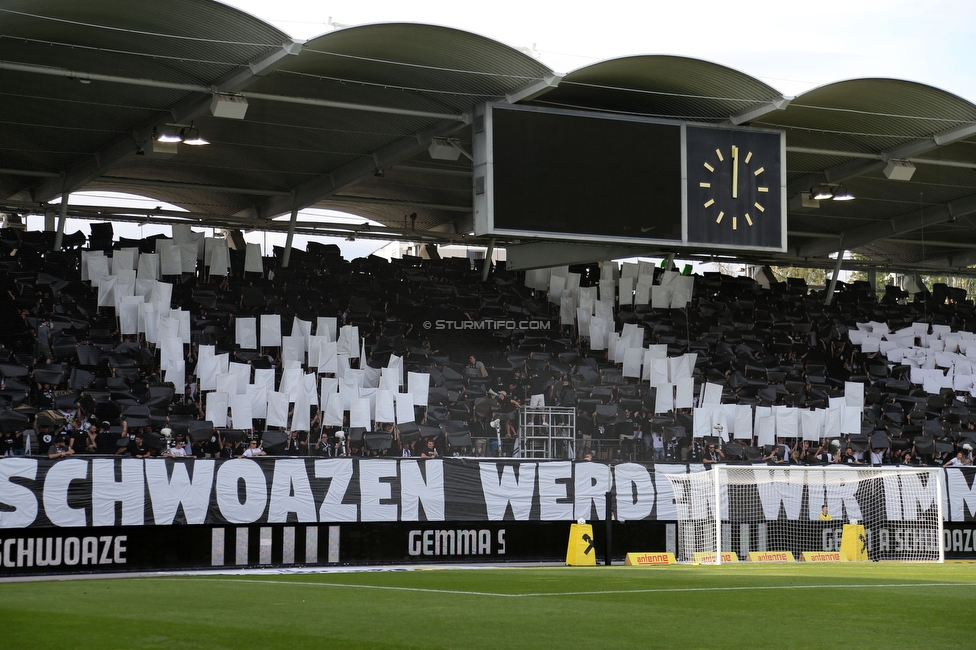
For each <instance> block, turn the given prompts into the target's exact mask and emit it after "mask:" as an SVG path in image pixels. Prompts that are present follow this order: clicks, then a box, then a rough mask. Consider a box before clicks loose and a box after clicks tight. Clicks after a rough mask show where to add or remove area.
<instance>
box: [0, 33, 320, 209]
mask: <svg viewBox="0 0 976 650" xmlns="http://www.w3.org/2000/svg"><path fill="white" fill-rule="evenodd" d="M301 47H302V46H301V44H300V43H297V42H296V41H292V40H289V41H288V42H286V43H283V44H282V45H281V46H279V47H276V48H272V49H270V50H268V51H267V52H265V53H264V54H262V55H260V56H258V57H257V58H255V59H254V60H252V61H249V62H248V69H247V70H240V71H234V72H232V73H230V74H229V75H226V76H224V77H223V78H221V79H218V80H216V82H215V83H214V84H213V85H212V86H203V85H200V84H178V83H170V82H163V81H156V80H153V79H135V78H131V77H120V76H116V75H103V74H96V73H87V72H80V71H75V70H68V69H66V68H54V67H47V66H39V65H25V64H18V63H13V62H10V61H0V70H3V69H11V70H19V71H21V72H30V73H35V74H46V75H54V76H62V77H69V78H73V79H86V78H87V79H89V80H94V81H105V82H109V83H130V84H135V85H140V86H150V87H156V88H168V89H171V90H183V91H185V92H187V93H190V94H189V95H188V96H186V97H184V98H183V99H182V100H180V101H179V102H177V103H176V104H174V105H172V106H171V107H170V108H169V110H167V111H164V112H160V113H157V114H156V115H154V116H153V117H151V118H150V119H148V120H145V121H144V122H142V123H141V124H138V125H136V126H134V127H133V129H132V131H131V133H130V134H127V135H123V136H119V137H117V138H115V139H113V140H112V141H110V142H108V143H107V144H106V145H105V146H103V147H102V148H101V149H99V150H98V151H95V152H93V153H92V155H90V156H85V157H84V158H83V159H82V160H80V161H79V162H78V163H76V164H74V165H73V166H72V167H70V168H69V169H66V170H64V174H63V175H62V176H61V177H59V178H58V179H56V180H55V179H50V180H48V181H46V182H45V183H43V184H41V185H40V186H38V187H35V188H33V189H31V190H29V191H27V192H25V191H21V192H18V193H17V194H16V195H15V197H14V198H26V199H30V200H32V201H40V202H43V201H48V200H50V199H52V198H53V197H54V196H56V195H57V194H60V193H62V192H73V191H76V190H78V189H79V188H81V187H84V186H85V185H87V184H88V183H90V182H91V181H92V180H94V179H95V178H98V177H99V176H101V175H102V174H104V173H105V172H106V171H107V170H108V169H111V168H112V167H114V166H115V165H117V164H119V163H120V162H122V161H124V160H125V159H126V158H128V157H129V156H133V155H135V153H136V152H137V151H138V150H139V149H140V148H143V147H145V146H146V143H148V142H149V140H150V138H151V137H152V130H153V129H154V128H155V127H157V126H159V125H161V124H165V123H167V122H183V121H188V120H190V121H192V120H193V119H194V118H195V117H197V116H199V115H202V114H204V113H205V112H206V111H208V110H209V108H210V98H211V94H212V93H213V92H224V93H227V92H237V91H239V90H240V89H242V88H244V87H246V86H247V85H248V84H249V83H251V82H252V81H253V80H254V79H255V78H256V77H258V76H263V75H266V74H268V73H269V72H271V71H272V70H274V69H275V68H276V67H277V66H279V65H281V63H282V62H283V61H284V60H285V59H287V58H288V57H289V56H293V55H297V54H298V53H299V52H300V51H301ZM200 94H203V95H204V96H203V97H200ZM25 194H27V195H26V196H25Z"/></svg>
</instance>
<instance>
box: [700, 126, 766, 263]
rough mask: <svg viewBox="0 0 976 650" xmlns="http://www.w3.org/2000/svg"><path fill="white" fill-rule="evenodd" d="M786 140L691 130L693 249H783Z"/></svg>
mask: <svg viewBox="0 0 976 650" xmlns="http://www.w3.org/2000/svg"><path fill="white" fill-rule="evenodd" d="M782 137H783V136H782V134H781V133H778V132H771V131H757V130H751V129H726V128H705V127H696V126H688V127H687V130H686V143H687V146H686V150H685V151H686V157H685V165H686V167H685V171H686V178H687V242H688V243H689V244H707V245H713V246H726V247H734V248H764V249H770V248H772V249H776V250H782V249H783V246H784V242H783V232H784V230H783V207H782V202H783V188H782V184H783V161H782V156H783V139H782Z"/></svg>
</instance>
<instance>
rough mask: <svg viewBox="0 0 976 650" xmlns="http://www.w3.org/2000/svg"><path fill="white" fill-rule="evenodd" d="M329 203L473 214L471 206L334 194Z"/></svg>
mask: <svg viewBox="0 0 976 650" xmlns="http://www.w3.org/2000/svg"><path fill="white" fill-rule="evenodd" d="M328 203H361V204H365V205H397V206H400V207H404V208H419V209H421V210H441V211H444V212H472V211H473V210H474V207H473V206H470V205H450V204H447V203H424V202H423V201H399V200H397V199H375V198H371V197H368V196H342V195H338V194H333V195H332V196H330V197H329V198H328Z"/></svg>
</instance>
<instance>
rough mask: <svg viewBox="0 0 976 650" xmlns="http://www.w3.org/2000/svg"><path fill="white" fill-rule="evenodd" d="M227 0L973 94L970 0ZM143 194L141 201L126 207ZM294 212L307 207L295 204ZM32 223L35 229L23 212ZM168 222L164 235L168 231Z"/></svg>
mask: <svg viewBox="0 0 976 650" xmlns="http://www.w3.org/2000/svg"><path fill="white" fill-rule="evenodd" d="M225 4H228V5H231V6H234V7H237V8H239V9H241V10H243V11H246V12H247V13H250V14H252V15H254V16H256V17H258V18H260V19H262V20H264V21H266V22H269V23H271V24H273V25H275V26H276V27H277V28H278V29H280V30H281V31H283V32H286V33H287V34H289V35H291V36H292V38H295V39H297V40H309V39H312V38H315V37H317V36H320V35H322V34H325V33H328V32H331V31H332V30H334V29H341V28H343V27H353V26H356V25H365V24H373V23H384V22H413V23H427V24H436V25H443V26H446V27H453V28H456V29H462V30H465V31H469V32H473V33H476V34H480V35H482V36H486V37H488V38H492V39H494V40H496V41H499V42H501V43H505V44H506V45H509V46H511V47H513V48H516V49H520V50H522V51H524V52H526V53H527V54H529V55H530V56H534V57H535V58H537V59H539V60H540V61H541V62H543V63H544V64H546V65H547V66H549V67H550V68H551V69H552V70H554V71H555V72H562V73H566V72H571V71H573V70H575V69H577V68H581V67H585V66H587V65H591V64H593V63H596V62H599V61H604V60H607V59H612V58H617V57H622V56H633V55H640V54H671V55H680V56H688V57H694V58H698V59H704V60H708V61H712V62H714V63H719V64H722V65H725V66H728V67H730V68H734V69H736V70H739V71H741V72H744V73H746V74H749V75H751V76H753V77H756V78H758V79H760V80H762V81H763V82H765V83H767V84H768V85H770V86H772V87H773V88H776V89H777V90H779V91H780V92H781V93H783V94H784V95H791V96H797V95H800V94H802V93H803V92H806V91H808V90H810V89H813V88H816V87H818V86H821V85H824V84H829V83H833V82H837V81H842V80H846V79H855V78H864V77H888V78H896V79H906V80H910V81H916V82H919V83H924V84H927V85H930V86H935V87H937V88H941V89H942V90H946V91H949V92H951V93H954V94H957V95H959V96H961V97H963V98H965V99H967V100H968V101H970V102H973V103H976V65H974V62H976V0H926V1H925V2H920V1H919V0H844V1H837V0H819V1H818V2H797V1H796V0H780V1H779V2H766V3H756V2H751V3H750V2H741V1H735V2H733V1H729V0H725V1H719V0H690V1H689V0H686V1H685V2H662V1H660V0H644V2H642V3H641V2H635V1H634V0H628V1H627V2H622V1H620V0H602V1H601V2H580V1H579V0H562V1H560V2H553V1H551V0H520V1H518V2H516V1H513V0H494V1H493V2H490V3H474V2H458V1H457V0H452V1H450V2H448V1H446V0H413V1H412V2H404V1H403V0H398V1H396V2H393V1H389V0H370V1H369V2H362V1H357V2H351V1H349V0H344V1H341V2H327V1H321V0H319V1H316V2H312V1H309V0H274V1H273V2H269V1H268V0H225ZM95 194H96V196H93V197H84V196H82V195H79V194H73V195H72V199H71V201H72V203H82V202H85V203H92V204H102V205H104V204H105V203H106V197H105V194H104V193H101V194H99V193H95ZM150 202H151V203H153V204H154V205H155V204H156V203H158V202H156V201H150ZM142 203H145V200H142V201H136V203H134V205H141V204H142ZM130 205H133V204H132V203H130ZM142 207H144V206H142ZM164 207H167V206H164ZM301 218H302V219H303V220H307V219H309V218H312V216H311V215H308V214H306V213H305V212H304V211H303V214H302V217H301ZM36 219H40V218H36ZM355 219H356V220H357V221H358V222H361V221H362V218H361V217H355ZM329 220H335V218H334V217H331V218H330V219H329ZM72 225H74V226H75V227H74V228H72ZM68 226H69V232H71V231H72V230H74V229H80V230H82V231H83V232H86V234H87V230H88V225H87V223H84V222H76V223H74V224H72V223H69V224H68ZM29 227H32V228H33V227H34V226H31V225H30V221H29ZM135 228H137V227H136V226H134V225H133V226H129V225H124V224H119V226H118V228H117V230H118V229H125V230H126V231H127V232H126V234H125V236H127V237H132V236H140V235H142V236H147V235H151V234H155V232H150V231H149V229H148V228H147V227H143V228H140V231H139V232H135V231H134V229H135ZM168 230H169V228H165V229H162V230H161V232H163V233H164V234H169V233H168ZM246 237H247V239H248V240H249V241H256V242H258V243H261V244H262V245H263V246H264V245H266V244H268V243H270V244H272V245H278V246H280V245H282V244H283V243H284V235H276V234H269V235H263V234H260V233H252V234H251V235H248V236H246ZM335 243H338V244H339V245H340V247H341V248H342V249H343V254H344V256H345V257H346V258H347V259H352V258H354V257H358V256H362V255H368V254H370V253H371V252H372V251H373V250H374V249H375V248H376V247H377V246H379V245H380V244H377V243H376V242H369V241H364V240H359V241H357V242H346V241H342V240H335ZM296 245H297V246H299V247H301V248H304V239H303V238H298V237H296Z"/></svg>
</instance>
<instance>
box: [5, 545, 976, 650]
mask: <svg viewBox="0 0 976 650" xmlns="http://www.w3.org/2000/svg"><path fill="white" fill-rule="evenodd" d="M973 611H976V564H952V563H948V564H944V565H937V564H885V563H880V564H874V563H872V564H856V565H853V564H817V565H803V564H796V565H753V566H750V565H726V566H722V567H705V566H672V567H654V568H644V567H641V568H637V567H622V566H616V567H602V566H601V567H585V568H584V567H545V568H520V567H499V568H490V569H464V568H452V567H438V568H430V569H426V570H409V571H366V572H347V573H307V574H268V573H248V574H245V573H241V574H236V575H173V576H166V575H162V576H152V577H122V578H119V577H114V578H111V579H98V580H51V581H32V582H4V583H0V639H2V641H0V647H3V648H9V649H14V648H30V649H31V650H40V649H42V648H98V649H99V650H108V649H111V648H165V649H166V650H178V649H182V648H228V649H233V650H243V649H245V648H288V649H290V650H294V649H295V648H305V647H315V648H492V649H495V650H508V649H510V648H523V647H524V648H557V649H563V648H587V649H589V650H593V649H602V648H652V647H668V648H673V647H692V648H703V647H706V648H717V647H727V648H732V647H735V648H739V647H775V648H794V647H795V648H817V647H830V648H837V647H844V648H857V649H859V650H860V649H863V648H899V647H903V648H914V647H919V646H926V647H946V648H950V647H960V648H962V647H965V648H971V647H972V646H973V639H972V636H971V634H970V633H969V632H968V631H967V630H968V625H967V624H966V621H967V620H968V619H969V617H970V615H971V613H972V612H973Z"/></svg>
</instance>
